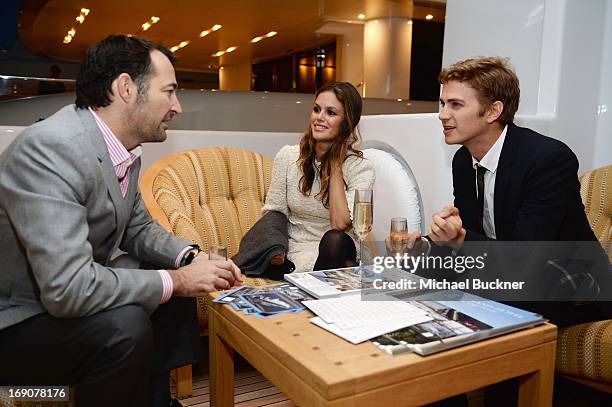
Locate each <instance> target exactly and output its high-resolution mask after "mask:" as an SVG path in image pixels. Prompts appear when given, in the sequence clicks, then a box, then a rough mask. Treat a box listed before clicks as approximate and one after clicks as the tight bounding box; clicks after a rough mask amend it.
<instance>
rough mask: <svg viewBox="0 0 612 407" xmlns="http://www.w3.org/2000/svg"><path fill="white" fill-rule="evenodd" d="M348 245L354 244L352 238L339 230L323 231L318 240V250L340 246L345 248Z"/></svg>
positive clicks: (339, 247) (334, 248)
mask: <svg viewBox="0 0 612 407" xmlns="http://www.w3.org/2000/svg"><path fill="white" fill-rule="evenodd" d="M349 246H353V247H354V246H355V245H354V243H353V239H351V237H350V236H349V235H348V234H346V233H345V232H343V231H341V230H335V229H331V230H328V231H327V232H325V234H324V235H323V237H322V238H321V241H320V242H319V251H321V249H332V250H338V249H341V248H347V247H349Z"/></svg>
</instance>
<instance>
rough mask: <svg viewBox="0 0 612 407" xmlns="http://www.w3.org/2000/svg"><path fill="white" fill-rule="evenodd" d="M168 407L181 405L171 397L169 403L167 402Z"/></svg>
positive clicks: (181, 406) (179, 406) (180, 406)
mask: <svg viewBox="0 0 612 407" xmlns="http://www.w3.org/2000/svg"><path fill="white" fill-rule="evenodd" d="M168 407H183V405H182V404H181V402H180V401H178V400H177V399H171V400H170V404H168Z"/></svg>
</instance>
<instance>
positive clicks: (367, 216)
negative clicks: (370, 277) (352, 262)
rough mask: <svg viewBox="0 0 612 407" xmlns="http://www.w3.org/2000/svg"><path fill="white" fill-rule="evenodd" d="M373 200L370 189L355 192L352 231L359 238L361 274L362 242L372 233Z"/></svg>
mask: <svg viewBox="0 0 612 407" xmlns="http://www.w3.org/2000/svg"><path fill="white" fill-rule="evenodd" d="M373 220H374V199H373V193H372V190H371V189H357V190H355V202H354V206H353V229H354V230H355V233H356V234H357V236H358V237H359V272H360V273H361V272H363V253H364V252H363V240H364V239H365V238H366V236H367V235H368V234H369V233H370V231H372V222H373Z"/></svg>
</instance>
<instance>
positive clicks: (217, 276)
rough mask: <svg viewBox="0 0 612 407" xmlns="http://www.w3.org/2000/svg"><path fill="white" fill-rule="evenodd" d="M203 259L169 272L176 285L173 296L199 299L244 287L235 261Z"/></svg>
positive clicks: (198, 258) (200, 257) (200, 258)
mask: <svg viewBox="0 0 612 407" xmlns="http://www.w3.org/2000/svg"><path fill="white" fill-rule="evenodd" d="M202 257H203V256H202V255H199V256H198V257H196V258H195V259H194V261H193V262H192V263H191V264H189V265H187V266H185V267H181V268H179V269H177V270H168V273H170V277H172V283H173V285H174V291H173V293H172V295H173V296H179V297H198V296H202V295H205V294H207V293H209V292H211V291H219V290H227V289H229V288H232V287H236V286H239V285H242V283H243V280H242V274H241V272H240V269H239V268H238V267H237V266H236V265H235V264H234V262H233V261H231V260H207V259H204V258H202Z"/></svg>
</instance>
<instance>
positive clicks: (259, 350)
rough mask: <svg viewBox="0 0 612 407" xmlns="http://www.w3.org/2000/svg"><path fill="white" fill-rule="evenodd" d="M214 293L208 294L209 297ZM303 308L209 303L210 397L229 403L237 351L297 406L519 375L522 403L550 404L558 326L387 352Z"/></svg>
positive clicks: (405, 397)
mask: <svg viewBox="0 0 612 407" xmlns="http://www.w3.org/2000/svg"><path fill="white" fill-rule="evenodd" d="M216 296H217V294H213V296H212V297H213V298H214V297H216ZM312 316H313V314H312V313H310V312H308V311H304V312H301V313H299V314H286V315H282V316H275V317H272V318H267V319H260V318H257V317H255V316H252V315H244V314H243V313H238V312H236V311H234V310H233V309H232V308H231V307H229V306H226V305H222V304H217V303H213V302H211V303H210V307H209V310H208V321H209V330H210V336H209V338H210V339H209V340H210V377H211V403H212V405H213V406H218V407H225V406H232V405H233V404H234V389H233V383H234V352H238V353H240V354H241V355H242V356H243V357H244V358H245V359H246V360H247V361H248V362H249V363H250V364H251V365H253V366H254V367H255V368H256V369H257V370H259V371H260V372H261V373H262V374H263V375H264V376H265V377H266V378H267V379H269V380H270V381H271V382H272V383H274V384H275V385H276V386H277V387H278V388H279V389H280V390H282V391H283V393H285V395H286V396H287V397H289V398H290V399H291V400H293V402H295V404H297V405H299V406H308V407H310V406H352V407H354V406H368V407H369V406H400V405H403V406H412V405H422V404H426V403H430V402H433V401H436V400H441V399H444V398H447V397H450V396H453V395H456V394H461V393H465V392H467V391H471V390H475V389H478V388H481V387H484V386H487V385H489V384H493V383H496V382H499V381H502V380H505V379H509V378H512V377H520V379H519V380H520V388H519V405H521V406H550V405H551V404H552V389H553V378H554V364H555V347H556V338H557V328H556V326H554V325H551V324H543V325H540V326H537V327H534V328H530V329H526V330H523V331H519V332H515V333H512V334H507V335H504V336H500V337H497V338H493V339H488V340H485V341H481V342H477V343H475V344H471V345H466V346H462V347H459V348H456V349H452V350H448V351H445V352H441V353H438V354H435V355H431V356H426V357H423V356H419V355H416V354H401V355H396V356H391V355H388V354H386V353H385V352H383V351H380V350H378V349H377V348H376V347H374V346H373V345H372V344H371V343H369V342H367V343H362V344H360V345H352V344H350V343H349V342H346V341H344V340H343V339H340V338H338V337H337V336H335V335H333V334H331V333H329V332H327V331H325V330H323V329H321V328H319V327H317V326H315V325H313V324H311V323H310V321H309V318H311V317H312Z"/></svg>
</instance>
